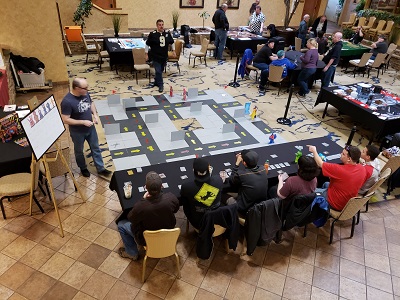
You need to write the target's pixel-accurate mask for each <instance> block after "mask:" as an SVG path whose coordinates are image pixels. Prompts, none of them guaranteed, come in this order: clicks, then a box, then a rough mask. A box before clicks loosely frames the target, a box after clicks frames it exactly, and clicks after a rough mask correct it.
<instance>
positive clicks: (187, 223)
mask: <svg viewBox="0 0 400 300" xmlns="http://www.w3.org/2000/svg"><path fill="white" fill-rule="evenodd" d="M188 234H189V219H186V235H188Z"/></svg>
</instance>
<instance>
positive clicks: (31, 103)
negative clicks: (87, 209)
mask: <svg viewBox="0 0 400 300" xmlns="http://www.w3.org/2000/svg"><path fill="white" fill-rule="evenodd" d="M38 105H40V102H39V101H38V99H37V98H36V96H35V97H33V98H32V99H30V100H28V106H29V109H30V110H33V109H34V108H36V107H37V106H38ZM53 145H55V146H56V151H55V152H56V155H55V157H52V158H48V157H47V155H46V153H45V154H44V155H43V156H42V157H41V158H40V159H39V160H38V161H37V162H36V159H35V156H34V155H33V154H32V163H31V166H32V168H31V169H32V181H31V193H30V195H29V215H32V201H33V192H34V190H35V184H36V183H35V172H36V168H38V167H39V166H40V163H43V165H44V169H45V176H46V179H47V182H48V184H49V190H50V195H49V197H51V199H52V200H53V205H54V210H55V212H56V215H57V219H58V224H59V225H60V235H61V237H64V230H63V227H62V224H61V218H60V214H59V212H58V206H57V201H56V197H55V195H54V187H53V182H52V180H51V178H52V177H51V172H50V168H49V164H48V163H49V162H50V163H52V162H56V161H57V160H58V159H61V162H62V164H63V166H64V167H65V168H66V170H67V173H68V174H69V175H70V176H71V179H72V181H73V183H74V185H75V188H76V189H77V191H78V192H79V195H80V196H81V198H82V200H83V201H84V202H86V200H85V197H84V195H83V193H82V192H81V190H80V189H79V188H78V182H77V181H76V180H75V177H74V175H73V174H72V171H71V169H70V167H69V165H68V162H67V161H66V159H65V157H64V155H63V154H62V149H61V147H60V142H59V141H56V142H54V143H53ZM53 153H54V152H53Z"/></svg>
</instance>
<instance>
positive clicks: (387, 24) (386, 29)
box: [377, 21, 394, 39]
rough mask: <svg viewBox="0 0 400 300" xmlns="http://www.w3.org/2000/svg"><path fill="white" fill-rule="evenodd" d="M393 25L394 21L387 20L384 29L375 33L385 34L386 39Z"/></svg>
mask: <svg viewBox="0 0 400 300" xmlns="http://www.w3.org/2000/svg"><path fill="white" fill-rule="evenodd" d="M393 25H394V21H388V22H387V23H386V27H385V29H384V30H378V32H377V34H378V35H384V36H386V39H387V38H388V37H389V35H390V32H391V31H392V28H393Z"/></svg>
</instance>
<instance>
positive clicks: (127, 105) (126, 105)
mask: <svg viewBox="0 0 400 300" xmlns="http://www.w3.org/2000/svg"><path fill="white" fill-rule="evenodd" d="M122 104H123V106H124V108H131V107H136V99H135V98H128V99H122Z"/></svg>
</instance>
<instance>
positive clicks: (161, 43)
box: [145, 19, 176, 93]
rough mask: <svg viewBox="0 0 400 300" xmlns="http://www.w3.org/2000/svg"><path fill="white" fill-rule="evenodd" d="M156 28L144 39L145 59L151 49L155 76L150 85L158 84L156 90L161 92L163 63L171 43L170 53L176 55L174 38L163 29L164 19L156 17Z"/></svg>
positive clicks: (162, 87)
mask: <svg viewBox="0 0 400 300" xmlns="http://www.w3.org/2000/svg"><path fill="white" fill-rule="evenodd" d="M156 25H157V30H154V31H152V32H150V34H149V36H148V38H147V40H146V48H145V52H146V60H148V59H149V56H148V52H149V48H150V49H151V52H150V54H151V59H152V61H153V66H154V70H155V71H156V76H155V79H154V83H151V84H150V86H151V87H154V86H158V91H159V92H160V93H162V92H163V91H164V82H163V77H162V73H163V71H164V68H165V64H166V63H167V60H168V47H169V45H171V49H172V51H173V52H172V55H173V57H176V53H175V44H174V39H173V37H172V35H171V33H170V32H169V31H168V32H166V31H165V30H164V21H163V20H161V19H158V20H157V22H156Z"/></svg>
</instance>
